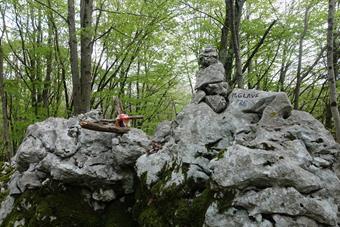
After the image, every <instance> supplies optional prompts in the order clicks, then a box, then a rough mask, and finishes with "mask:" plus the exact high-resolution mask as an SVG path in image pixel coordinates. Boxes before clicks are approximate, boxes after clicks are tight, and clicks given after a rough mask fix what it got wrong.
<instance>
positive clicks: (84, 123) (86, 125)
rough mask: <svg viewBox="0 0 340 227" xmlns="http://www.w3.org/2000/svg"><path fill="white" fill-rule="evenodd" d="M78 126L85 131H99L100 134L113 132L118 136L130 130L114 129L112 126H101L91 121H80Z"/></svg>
mask: <svg viewBox="0 0 340 227" xmlns="http://www.w3.org/2000/svg"><path fill="white" fill-rule="evenodd" d="M79 124H80V126H81V127H82V128H86V129H89V130H94V131H100V132H114V133H118V134H124V133H127V132H128V131H129V130H130V129H129V128H120V127H115V126H112V125H103V124H100V123H95V122H92V121H85V120H84V121H80V122H79Z"/></svg>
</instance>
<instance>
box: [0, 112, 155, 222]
mask: <svg viewBox="0 0 340 227" xmlns="http://www.w3.org/2000/svg"><path fill="white" fill-rule="evenodd" d="M100 118H101V115H100V114H99V112H98V111H96V110H94V111H91V112H89V113H86V114H85V115H79V116H77V117H73V118H70V119H62V118H49V119H47V120H45V121H43V122H39V123H36V124H33V125H31V126H29V127H28V129H27V132H26V136H25V139H24V141H23V142H22V144H21V145H20V147H19V148H18V150H17V152H16V156H15V157H14V159H13V161H14V163H15V167H16V170H17V171H15V172H14V173H13V175H12V177H11V179H10V180H9V183H8V194H9V195H8V196H9V197H8V199H6V200H5V201H4V202H3V205H2V206H1V208H0V223H1V221H2V220H3V219H4V217H5V215H1V214H2V213H3V212H2V211H3V210H4V209H6V210H7V211H6V212H7V213H6V214H8V213H10V210H11V209H8V207H9V204H12V203H13V199H12V198H13V196H16V197H18V196H20V195H21V194H23V193H24V192H26V191H27V190H32V189H35V190H36V189H39V188H45V187H46V186H48V185H51V184H54V183H53V182H59V183H60V184H64V185H71V186H72V187H73V186H76V187H82V188H83V189H84V190H82V192H84V198H86V197H88V198H87V200H88V203H89V204H90V205H91V206H92V207H93V208H94V209H103V208H104V207H105V204H106V203H108V202H110V201H113V200H115V199H120V198H122V197H124V196H125V195H130V194H131V193H133V192H134V184H135V170H134V164H135V161H136V160H137V158H138V157H139V156H141V155H142V154H144V153H145V152H146V151H147V150H148V149H149V145H150V141H149V139H148V137H147V135H146V134H145V133H144V132H143V131H141V130H139V129H131V130H130V131H129V132H128V133H126V134H123V135H118V134H115V133H107V132H97V131H91V130H87V129H83V128H81V127H80V125H79V120H83V119H93V120H99V119H100ZM59 183H58V184H59Z"/></svg>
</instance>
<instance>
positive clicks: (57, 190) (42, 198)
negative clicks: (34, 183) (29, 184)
mask: <svg viewBox="0 0 340 227" xmlns="http://www.w3.org/2000/svg"><path fill="white" fill-rule="evenodd" d="M133 203H134V201H133V197H132V199H129V198H128V199H126V200H125V202H120V201H119V200H116V201H114V202H112V203H110V204H108V206H107V207H106V208H105V210H103V211H94V210H93V209H92V208H91V207H90V206H89V204H88V203H87V202H86V201H85V200H84V196H83V195H82V193H81V188H80V187H75V186H66V187H64V186H63V187H60V185H57V184H53V185H49V186H48V187H44V188H41V189H38V190H29V191H26V192H24V193H23V194H22V195H20V196H19V197H17V198H16V200H15V207H14V209H13V211H12V212H11V213H10V214H9V215H8V216H7V217H6V219H5V220H4V222H3V224H2V226H6V227H7V226H8V227H9V226H13V225H14V223H15V222H16V221H19V220H22V219H25V226H28V227H39V226H63V227H64V226H81V227H87V226H89V227H90V226H91V227H96V226H107V227H109V226H110V227H121V226H135V223H134V221H133V219H132V218H131V215H130V214H129V212H128V207H129V206H132V204H133Z"/></svg>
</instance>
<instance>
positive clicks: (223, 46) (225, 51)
mask: <svg viewBox="0 0 340 227" xmlns="http://www.w3.org/2000/svg"><path fill="white" fill-rule="evenodd" d="M225 9H226V15H225V18H224V22H223V27H222V29H221V40H220V46H219V52H218V57H219V60H220V62H221V63H222V64H223V66H224V69H225V73H226V74H225V77H226V80H227V82H228V83H230V82H231V73H229V72H231V70H230V68H231V67H232V61H231V65H230V52H231V56H233V52H232V51H230V45H229V44H230V34H229V30H230V27H229V20H228V18H229V17H228V12H229V7H228V5H227V4H225Z"/></svg>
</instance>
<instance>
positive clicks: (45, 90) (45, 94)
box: [42, 16, 53, 116]
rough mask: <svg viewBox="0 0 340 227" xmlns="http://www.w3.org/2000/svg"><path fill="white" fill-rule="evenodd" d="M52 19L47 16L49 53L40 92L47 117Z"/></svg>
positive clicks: (50, 71)
mask: <svg viewBox="0 0 340 227" xmlns="http://www.w3.org/2000/svg"><path fill="white" fill-rule="evenodd" d="M51 20H52V18H51V17H50V16H48V40H47V45H48V48H49V50H48V51H49V52H48V55H47V58H46V77H45V81H44V88H43V92H42V99H43V104H44V108H45V110H46V114H47V116H49V105H48V104H49V93H50V91H49V90H50V86H51V74H52V59H53V58H52V57H53V50H52V40H53V37H52V36H53V27H52V21H51Z"/></svg>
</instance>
